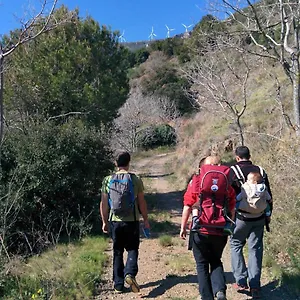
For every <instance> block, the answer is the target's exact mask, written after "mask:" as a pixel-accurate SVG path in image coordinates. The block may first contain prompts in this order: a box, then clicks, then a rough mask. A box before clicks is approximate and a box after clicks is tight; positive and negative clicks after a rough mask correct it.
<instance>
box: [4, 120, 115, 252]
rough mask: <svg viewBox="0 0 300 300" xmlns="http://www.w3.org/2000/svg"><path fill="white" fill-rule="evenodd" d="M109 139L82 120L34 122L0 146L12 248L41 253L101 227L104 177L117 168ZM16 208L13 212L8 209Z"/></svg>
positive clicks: (7, 233)
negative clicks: (61, 240) (58, 242)
mask: <svg viewBox="0 0 300 300" xmlns="http://www.w3.org/2000/svg"><path fill="white" fill-rule="evenodd" d="M110 156H111V153H110V151H109V149H108V148H107V146H106V139H105V137H104V136H103V135H102V134H101V133H99V131H97V130H95V129H92V128H90V129H88V128H87V127H85V126H84V125H82V123H81V122H79V121H73V122H68V123H66V124H64V125H63V126H53V124H51V123H50V122H48V123H46V124H42V125H34V124H32V125H31V126H30V128H29V129H28V130H27V133H26V134H23V133H21V132H9V134H8V135H7V137H6V139H5V141H4V143H3V144H2V145H1V166H2V172H1V173H2V176H1V194H2V195H5V196H3V199H2V202H1V206H0V209H1V216H2V218H1V222H2V226H3V229H2V230H4V231H5V232H4V233H3V234H5V236H6V239H5V240H6V242H7V245H8V247H9V249H10V250H14V251H17V250H22V251H23V252H24V251H26V250H27V251H30V252H31V251H40V250H41V249H43V248H44V247H47V246H49V244H52V243H54V242H55V241H56V240H59V237H60V236H64V235H65V236H66V235H68V236H69V238H70V237H72V236H76V237H79V238H81V237H82V236H84V235H85V234H86V233H87V232H89V231H90V229H92V225H95V226H99V227H100V225H99V221H98V220H99V217H98V215H99V213H98V204H99V199H100V195H99V193H100V186H101V181H102V179H103V177H104V176H105V175H106V173H107V172H109V170H111V169H113V164H112V163H111V161H110ZM10 205H11V206H12V210H11V211H10V212H9V211H8V207H9V206H10Z"/></svg>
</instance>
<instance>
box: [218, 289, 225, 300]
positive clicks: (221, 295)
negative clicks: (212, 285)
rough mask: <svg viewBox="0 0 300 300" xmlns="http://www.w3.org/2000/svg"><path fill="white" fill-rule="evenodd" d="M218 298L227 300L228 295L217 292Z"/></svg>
mask: <svg viewBox="0 0 300 300" xmlns="http://www.w3.org/2000/svg"><path fill="white" fill-rule="evenodd" d="M216 297H217V300H226V299H227V298H226V295H225V293H224V292H223V291H219V292H217V294H216Z"/></svg>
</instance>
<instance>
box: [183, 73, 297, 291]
mask: <svg viewBox="0 0 300 300" xmlns="http://www.w3.org/2000/svg"><path fill="white" fill-rule="evenodd" d="M273 71H274V72H278V74H277V75H278V78H279V80H281V84H282V86H285V89H282V94H281V96H282V100H284V105H285V109H287V112H288V113H289V114H290V115H292V114H291V106H292V105H291V102H292V100H291V87H290V86H288V85H287V80H286V78H285V77H284V76H283V74H282V71H281V70H280V69H278V68H277V69H276V68H275V70H273ZM250 85H251V89H252V90H253V93H252V94H251V95H250V96H249V103H248V108H247V110H246V113H245V115H244V117H243V118H242V122H243V126H244V131H245V144H246V145H247V146H248V147H249V148H250V149H251V151H252V160H253V162H254V163H256V164H259V165H261V166H262V167H264V168H265V169H266V171H267V173H268V176H269V179H270V182H271V187H272V192H273V199H274V213H273V217H272V223H271V232H270V233H268V234H266V236H265V258H264V265H265V266H266V267H269V270H270V271H271V274H272V276H274V277H276V278H279V279H281V280H282V281H286V282H289V281H290V282H297V280H298V282H299V280H300V254H299V253H300V244H299V239H300V217H299V212H300V189H299V186H300V140H299V139H297V138H295V137H294V133H293V132H290V131H288V129H287V128H286V126H285V123H284V121H283V118H282V116H281V112H280V106H279V104H278V103H277V102H276V96H277V94H276V85H275V83H274V78H272V77H271V76H269V77H268V76H266V73H264V72H263V71H261V72H258V74H257V77H254V78H252V80H251V82H250ZM179 134H180V143H179V145H178V149H177V153H178V154H177V157H178V162H177V178H178V182H179V184H181V185H182V184H183V183H185V182H186V180H187V179H188V177H189V175H190V174H192V173H193V172H195V171H196V170H197V164H198V161H199V159H200V158H201V156H202V155H203V154H204V153H205V152H207V151H208V150H211V149H212V150H215V151H217V152H218V153H219V154H220V155H221V157H223V159H224V160H225V161H230V160H231V158H232V157H233V153H232V152H225V151H224V143H225V141H226V140H228V139H231V140H232V141H233V143H234V147H235V146H236V145H238V144H239V141H238V135H237V132H235V130H234V127H233V126H232V125H231V123H230V122H229V119H226V117H225V116H220V115H217V114H216V113H212V112H207V111H206V112H201V113H199V114H198V115H196V116H195V117H194V119H191V120H186V121H185V122H184V124H183V125H182V127H181V130H180V133H179ZM294 287H295V286H294ZM298 289H299V287H298Z"/></svg>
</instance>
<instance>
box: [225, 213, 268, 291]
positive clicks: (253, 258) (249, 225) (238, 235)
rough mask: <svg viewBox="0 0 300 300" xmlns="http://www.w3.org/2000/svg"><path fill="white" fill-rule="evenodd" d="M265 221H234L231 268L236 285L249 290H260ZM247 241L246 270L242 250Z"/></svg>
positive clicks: (231, 240) (231, 241) (231, 242)
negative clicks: (243, 286)
mask: <svg viewBox="0 0 300 300" xmlns="http://www.w3.org/2000/svg"><path fill="white" fill-rule="evenodd" d="M264 225H265V219H260V220H257V221H242V220H239V219H236V227H235V229H234V232H233V235H232V237H231V239H230V247H231V266H232V272H233V275H234V278H235V280H236V283H238V284H240V285H247V279H248V281H249V286H250V288H260V277H261V269H262V257H263V234H264ZM247 240H248V254H249V255H248V268H247V267H246V263H245V258H244V255H243V248H244V246H245V244H246V241H247Z"/></svg>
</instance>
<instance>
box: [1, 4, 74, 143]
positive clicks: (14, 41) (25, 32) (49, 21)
mask: <svg viewBox="0 0 300 300" xmlns="http://www.w3.org/2000/svg"><path fill="white" fill-rule="evenodd" d="M57 1H58V0H52V1H49V0H43V1H41V2H42V4H41V8H40V10H39V11H38V12H37V13H36V14H34V15H33V16H32V17H31V18H29V19H28V20H27V21H20V23H21V28H19V29H18V30H15V31H14V34H13V35H11V36H10V37H8V38H6V39H3V40H2V41H0V141H2V139H3V132H4V128H3V127H4V111H3V89H4V60H5V58H6V57H8V56H9V55H11V54H12V53H13V52H14V51H15V50H16V49H17V48H18V47H20V46H21V45H23V44H25V43H27V42H29V41H32V40H34V39H36V38H37V37H38V36H40V35H41V34H43V33H45V32H48V31H50V30H52V29H54V28H57V27H58V26H59V25H62V24H65V23H67V22H69V21H70V20H71V19H72V13H71V14H68V15H65V16H64V17H62V18H61V17H60V18H59V19H56V18H55V16H54V12H55V8H56V5H57Z"/></svg>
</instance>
